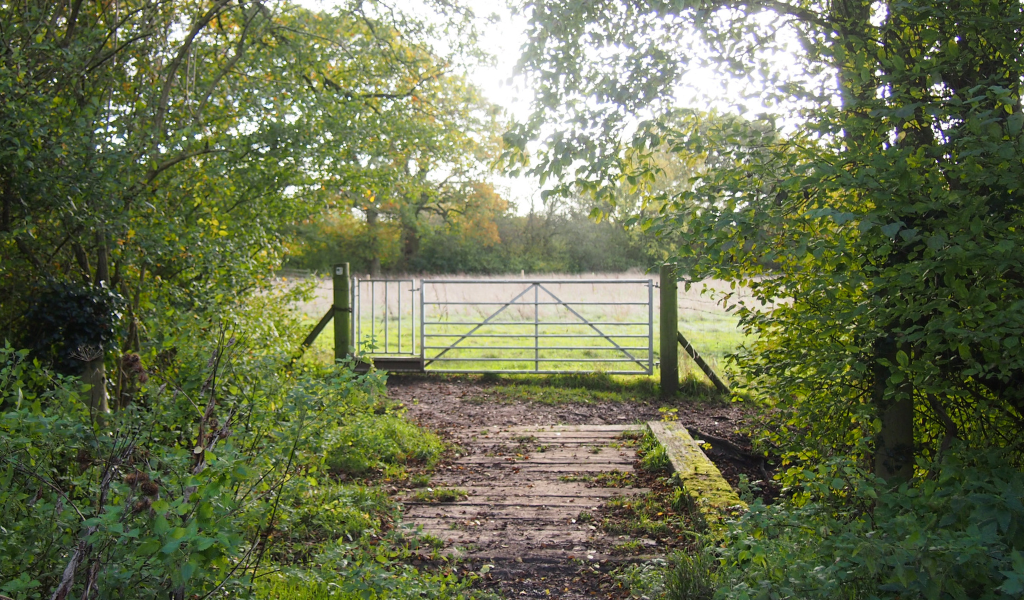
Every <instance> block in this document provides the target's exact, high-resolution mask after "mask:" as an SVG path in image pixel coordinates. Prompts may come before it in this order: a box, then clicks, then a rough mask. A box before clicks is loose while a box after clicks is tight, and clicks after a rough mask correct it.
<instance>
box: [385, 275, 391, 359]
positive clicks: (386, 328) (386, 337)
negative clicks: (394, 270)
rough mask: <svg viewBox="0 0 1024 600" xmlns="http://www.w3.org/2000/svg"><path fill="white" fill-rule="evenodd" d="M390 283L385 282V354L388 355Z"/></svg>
mask: <svg viewBox="0 0 1024 600" xmlns="http://www.w3.org/2000/svg"><path fill="white" fill-rule="evenodd" d="M389 283H391V282H390V281H385V282H384V354H387V353H388V308H390V307H389V306H388V288H389V287H391V286H389V285H388V284H389Z"/></svg>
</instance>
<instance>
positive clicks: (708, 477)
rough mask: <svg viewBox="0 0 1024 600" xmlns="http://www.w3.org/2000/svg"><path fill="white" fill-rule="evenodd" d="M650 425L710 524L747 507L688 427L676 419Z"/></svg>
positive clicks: (654, 422)
mask: <svg viewBox="0 0 1024 600" xmlns="http://www.w3.org/2000/svg"><path fill="white" fill-rule="evenodd" d="M648 426H649V427H650V428H651V433H653V434H654V436H655V437H656V438H658V441H659V442H661V445H662V446H664V447H665V452H666V453H667V454H668V457H669V460H670V461H672V468H673V469H674V470H675V472H676V473H677V474H678V476H679V479H680V481H681V482H682V484H683V487H684V488H685V489H686V490H687V492H689V493H690V494H691V495H693V497H694V498H695V499H696V500H697V506H698V508H700V510H701V512H702V513H703V514H704V516H705V519H706V520H707V521H708V522H709V524H713V523H717V522H718V521H720V520H721V517H722V516H723V515H726V514H731V513H733V512H735V511H736V510H737V509H740V510H742V509H745V508H746V506H747V505H746V503H744V502H743V501H742V500H740V498H739V496H738V495H737V494H736V492H735V491H734V490H733V489H732V486H731V485H729V482H727V481H726V480H725V478H724V477H722V473H721V472H720V471H719V470H718V467H716V466H715V463H713V462H711V459H709V458H708V457H707V455H706V454H704V451H703V450H702V449H701V447H700V445H699V444H697V442H695V441H694V440H693V437H691V436H690V433H689V432H688V431H687V430H686V428H685V427H683V426H682V425H680V424H679V423H678V422H674V421H672V422H662V421H651V422H650V423H648Z"/></svg>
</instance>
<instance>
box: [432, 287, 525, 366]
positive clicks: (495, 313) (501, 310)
mask: <svg viewBox="0 0 1024 600" xmlns="http://www.w3.org/2000/svg"><path fill="white" fill-rule="evenodd" d="M537 286H538V284H536V283H534V284H530V286H529V287H528V288H526V289H525V290H523V291H522V292H520V293H519V295H518V296H516V297H515V298H513V299H511V300H509V301H508V302H506V303H505V304H504V306H502V307H501V308H499V309H498V310H496V311H494V312H493V313H492V314H491V316H489V317H487V318H486V319H484V320H483V321H481V322H480V324H479V325H477V326H476V327H474V328H473V329H470V330H469V333H466V334H465V335H463V336H462V337H460V338H459V339H458V340H456V341H455V343H454V344H452V345H451V346H448V347H447V348H445V349H444V350H442V351H441V352H439V353H438V354H437V356H433V357H431V358H430V360H428V361H427V362H425V363H424V364H423V366H424V367H426V366H427V365H429V364H431V363H433V362H434V361H435V360H437V359H439V358H441V357H442V356H444V355H445V354H446V353H447V352H448V351H449V350H453V349H454V348H455V347H456V346H458V345H459V344H461V343H462V341H463V340H465V339H466V338H468V337H469V336H471V335H473V333H474V332H476V330H477V329H480V328H481V327H483V326H484V325H486V324H488V323H490V322H491V319H493V318H495V317H497V316H498V315H500V314H501V313H503V312H504V311H505V309H506V308H508V307H510V306H512V305H513V304H515V303H516V300H518V299H520V298H522V297H523V296H525V295H526V293H527V292H529V291H530V290H532V289H533V288H535V287H537ZM420 318H421V319H422V318H423V317H422V316H421V317H420ZM424 343H426V342H424Z"/></svg>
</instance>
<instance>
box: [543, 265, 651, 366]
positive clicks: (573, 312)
mask: <svg viewBox="0 0 1024 600" xmlns="http://www.w3.org/2000/svg"><path fill="white" fill-rule="evenodd" d="M538 287H541V288H543V289H544V291H545V292H547V293H548V295H550V296H551V297H552V298H554V299H555V300H558V301H559V302H561V300H560V299H559V298H558V296H556V295H555V294H554V293H553V292H551V290H549V289H547V288H545V287H544V286H542V285H538ZM565 308H566V310H568V311H569V312H571V313H572V314H574V315H576V317H577V318H578V319H580V320H581V321H583V322H584V323H586V324H587V325H590V328H591V329H593V330H594V331H596V332H597V333H599V334H601V335H603V336H605V337H608V336H607V334H605V332H603V331H601V330H600V329H598V328H597V327H596V326H595V325H594V324H593V323H591V322H590V321H588V320H586V319H585V318H583V315H581V314H580V313H578V312H576V311H575V310H573V309H572V307H571V306H569V305H565ZM614 324H615V323H608V325H614ZM608 341H609V342H610V343H611V344H612V345H613V346H615V347H616V348H618V349H619V350H622V353H623V354H625V355H626V356H628V357H630V358H631V359H633V360H634V361H636V363H637V364H638V365H640V367H641V368H644V364H643V363H642V362H640V361H638V360H636V357H634V356H633V355H632V354H630V353H629V352H626V351H625V350H623V348H622V346H619V345H618V344H617V343H616V342H615V340H613V339H612V338H610V337H608Z"/></svg>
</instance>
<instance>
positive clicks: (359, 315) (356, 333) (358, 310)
mask: <svg viewBox="0 0 1024 600" xmlns="http://www.w3.org/2000/svg"><path fill="white" fill-rule="evenodd" d="M361 287H362V286H361V285H360V282H359V278H358V277H353V278H352V298H353V301H352V348H353V349H355V348H357V347H358V346H359V340H360V339H361V338H362V335H363V324H362V320H363V301H362V295H361V294H360V293H359V292H360V288H361Z"/></svg>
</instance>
